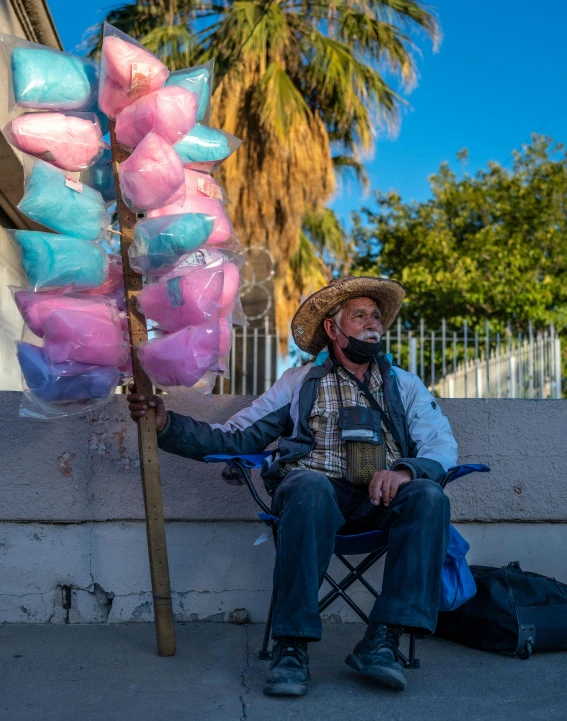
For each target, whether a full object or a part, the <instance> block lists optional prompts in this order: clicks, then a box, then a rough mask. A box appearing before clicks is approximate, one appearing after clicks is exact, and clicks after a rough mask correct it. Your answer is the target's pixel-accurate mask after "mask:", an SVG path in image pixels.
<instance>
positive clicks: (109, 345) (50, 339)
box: [42, 308, 130, 367]
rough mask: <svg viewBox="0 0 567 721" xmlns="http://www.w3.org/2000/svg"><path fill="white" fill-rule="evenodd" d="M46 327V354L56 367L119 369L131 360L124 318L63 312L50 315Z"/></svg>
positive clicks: (78, 311)
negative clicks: (68, 364)
mask: <svg viewBox="0 0 567 721" xmlns="http://www.w3.org/2000/svg"><path fill="white" fill-rule="evenodd" d="M42 327H43V343H44V348H45V352H46V354H47V358H48V359H49V360H50V361H51V362H52V363H66V362H69V361H76V362H78V363H92V364H96V365H101V366H116V367H118V366H121V365H124V364H125V363H126V362H127V360H128V355H129V351H130V349H129V345H128V343H127V341H126V339H125V337H124V330H125V328H124V325H123V323H122V321H121V319H120V318H117V319H109V318H105V317H103V316H99V315H94V314H91V313H85V312H83V311H80V310H70V309H68V308H60V309H57V310H54V311H52V312H51V313H49V315H48V316H47V318H46V320H45V322H44V323H43V326H42Z"/></svg>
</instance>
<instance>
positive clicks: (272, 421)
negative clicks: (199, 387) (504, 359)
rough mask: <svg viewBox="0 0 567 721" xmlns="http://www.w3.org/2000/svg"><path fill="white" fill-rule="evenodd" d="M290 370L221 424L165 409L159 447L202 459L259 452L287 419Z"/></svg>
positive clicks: (273, 437) (281, 430) (283, 426)
mask: <svg viewBox="0 0 567 721" xmlns="http://www.w3.org/2000/svg"><path fill="white" fill-rule="evenodd" d="M292 378H293V376H292V374H290V373H289V371H286V372H285V373H284V374H283V375H282V377H281V378H280V379H279V380H278V381H277V382H276V383H275V384H274V385H273V386H272V387H271V388H270V389H269V390H267V391H266V392H265V393H264V394H263V395H261V396H260V397H259V398H257V399H256V400H255V401H254V402H253V403H252V405H251V406H249V407H248V408H244V409H243V410H241V411H239V412H238V413H236V414H235V415H234V416H232V418H230V419H229V420H228V421H227V422H226V423H225V424H222V425H221V424H218V423H215V424H211V423H205V422H204V421H196V420H194V419H193V418H191V417H189V416H183V415H181V414H179V413H173V412H172V411H168V414H167V416H168V418H167V423H166V425H165V427H164V429H163V430H162V431H161V433H159V434H158V445H159V447H160V448H161V449H162V450H164V451H167V452H168V453H175V454H177V455H179V456H185V457H186V458H193V459H194V460H197V461H202V460H203V457H204V456H206V455H210V454H221V453H222V454H228V455H239V454H244V453H259V452H261V451H263V450H264V449H265V448H266V446H269V445H270V443H273V441H275V440H276V439H277V438H279V436H280V435H281V434H282V432H283V430H284V429H285V428H286V426H287V425H288V424H289V422H290V416H289V409H290V405H291V398H292V395H293V382H292Z"/></svg>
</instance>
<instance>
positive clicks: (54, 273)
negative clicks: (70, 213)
mask: <svg viewBox="0 0 567 721" xmlns="http://www.w3.org/2000/svg"><path fill="white" fill-rule="evenodd" d="M10 233H13V237H14V241H15V242H16V244H17V245H18V246H19V248H20V249H21V253H22V267H23V269H24V272H25V274H26V277H27V279H28V282H29V283H30V285H31V286H33V287H34V288H35V289H36V290H40V289H44V290H47V289H50V288H63V287H67V288H69V289H74V290H83V289H87V288H96V287H97V286H99V285H101V284H102V283H104V282H105V281H106V279H107V277H108V272H109V260H108V255H107V253H106V251H105V250H104V248H101V247H100V246H99V245H97V244H96V243H92V242H90V241H86V240H79V239H78V238H71V237H68V236H64V235H56V234H55V233H46V232H42V231H35V230H15V231H10Z"/></svg>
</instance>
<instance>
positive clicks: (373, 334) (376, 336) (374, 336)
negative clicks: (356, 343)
mask: <svg viewBox="0 0 567 721" xmlns="http://www.w3.org/2000/svg"><path fill="white" fill-rule="evenodd" d="M357 338H358V340H373V341H375V342H376V343H378V341H379V340H380V333H378V331H376V330H363V331H362V333H359V334H358V336H357Z"/></svg>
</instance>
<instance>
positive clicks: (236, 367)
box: [217, 317, 278, 396]
mask: <svg viewBox="0 0 567 721" xmlns="http://www.w3.org/2000/svg"><path fill="white" fill-rule="evenodd" d="M277 352H278V337H277V335H276V333H274V332H273V331H271V330H270V322H269V319H268V317H266V318H265V319H264V324H263V327H261V326H260V327H255V328H247V327H243V328H241V327H238V328H236V327H235V328H234V329H233V331H232V346H231V350H230V358H229V363H228V368H229V374H228V378H219V379H218V382H217V392H218V393H219V394H220V395H232V396H234V395H241V394H242V395H247V394H252V395H258V394H260V393H263V392H264V391H267V390H268V388H270V387H271V386H272V385H273V384H274V382H275V381H276V373H275V363H274V360H275V359H276V357H277Z"/></svg>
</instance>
